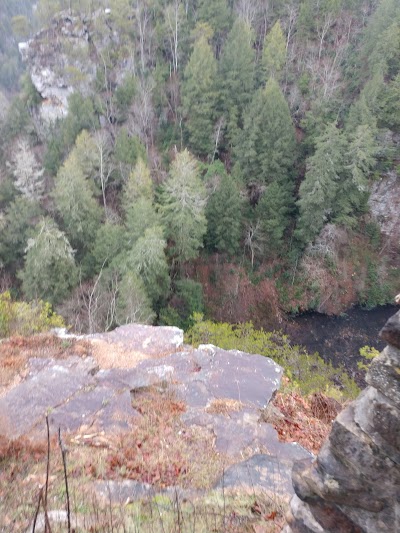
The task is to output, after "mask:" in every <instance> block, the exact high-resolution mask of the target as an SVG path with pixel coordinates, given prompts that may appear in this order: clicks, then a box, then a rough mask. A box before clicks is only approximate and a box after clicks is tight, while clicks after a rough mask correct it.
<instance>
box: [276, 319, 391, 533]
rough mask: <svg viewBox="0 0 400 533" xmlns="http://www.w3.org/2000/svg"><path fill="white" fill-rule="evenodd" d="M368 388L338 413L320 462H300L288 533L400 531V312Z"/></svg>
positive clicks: (387, 330) (388, 330)
mask: <svg viewBox="0 0 400 533" xmlns="http://www.w3.org/2000/svg"><path fill="white" fill-rule="evenodd" d="M381 337H382V338H383V339H384V340H386V341H387V342H388V343H389V346H387V347H386V348H385V350H384V351H383V352H382V353H381V354H380V355H379V356H378V357H377V358H376V359H375V360H374V361H373V363H372V364H371V367H370V369H369V372H368V374H367V383H368V384H369V387H367V388H366V389H365V390H364V391H363V392H362V393H361V394H360V396H359V397H358V398H357V400H356V401H355V402H353V403H352V404H350V405H349V406H348V407H347V408H346V409H345V410H344V411H342V412H341V413H340V414H339V416H338V417H337V418H336V420H335V422H334V423H333V426H332V431H331V434H330V436H329V439H328V441H327V442H326V443H325V444H324V446H323V447H322V449H321V452H320V453H319V455H318V457H317V458H316V459H315V460H305V461H302V462H299V463H296V465H295V467H294V468H293V473H292V481H293V486H294V489H295V493H296V495H295V496H294V497H293V499H292V501H291V516H290V517H289V518H288V522H289V526H287V527H286V529H285V532H286V533H290V532H293V533H323V532H332V533H350V532H353V533H358V532H360V533H363V532H365V533H382V532H383V531H385V532H386V531H387V532H393V533H395V532H396V531H399V530H400V501H399V498H400V311H399V312H398V313H397V314H396V315H394V316H393V317H392V318H390V319H389V321H388V322H387V324H386V325H385V327H384V328H383V329H382V332H381Z"/></svg>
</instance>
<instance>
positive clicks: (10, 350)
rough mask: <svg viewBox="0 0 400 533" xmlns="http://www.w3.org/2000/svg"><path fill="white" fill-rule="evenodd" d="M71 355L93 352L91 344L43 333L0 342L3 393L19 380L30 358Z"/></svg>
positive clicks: (0, 377)
mask: <svg viewBox="0 0 400 533" xmlns="http://www.w3.org/2000/svg"><path fill="white" fill-rule="evenodd" d="M71 355H77V356H79V357H87V356H89V355H91V345H90V343H89V342H88V341H85V340H74V339H60V338H59V337H56V336H55V335H51V334H42V335H32V336H31V337H20V336H16V337H10V338H8V339H4V340H2V341H1V342H0V394H1V393H2V392H4V390H6V389H7V388H8V387H9V386H10V385H14V384H16V383H17V382H18V381H19V380H20V379H22V378H23V377H24V376H25V374H26V371H27V362H28V360H29V359H31V358H33V357H39V358H43V359H65V358H66V357H69V356H71Z"/></svg>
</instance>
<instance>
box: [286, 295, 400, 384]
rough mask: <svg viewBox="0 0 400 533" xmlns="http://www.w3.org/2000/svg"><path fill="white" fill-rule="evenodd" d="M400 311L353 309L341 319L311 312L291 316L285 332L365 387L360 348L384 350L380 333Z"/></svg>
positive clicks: (393, 306)
mask: <svg viewBox="0 0 400 533" xmlns="http://www.w3.org/2000/svg"><path fill="white" fill-rule="evenodd" d="M399 309H400V308H399V306H396V305H385V306H380V307H376V308H375V309H371V310H366V309H363V308H361V307H353V308H351V309H349V310H348V311H347V312H346V313H343V314H342V315H341V316H337V317H336V316H328V315H323V314H320V313H315V312H309V313H304V314H302V315H299V316H296V317H289V319H288V322H287V323H286V325H285V328H284V332H285V333H286V334H288V335H289V337H290V339H291V341H292V344H301V345H302V346H304V347H305V348H306V349H307V351H308V352H310V353H314V352H318V353H319V354H320V355H321V357H323V359H324V360H325V361H331V362H332V364H333V365H334V366H339V365H343V366H344V368H345V369H346V370H347V372H348V374H349V375H350V376H351V377H354V378H355V379H356V381H358V382H359V383H360V384H362V382H363V374H364V372H360V370H359V369H358V367H357V362H358V361H360V360H362V358H361V357H360V355H359V349H360V348H362V347H363V346H365V345H368V346H372V347H374V348H376V349H378V350H382V349H383V348H384V347H385V345H386V343H385V342H383V341H381V340H380V339H379V337H378V334H379V331H380V329H381V328H382V327H383V326H384V324H385V323H386V321H387V320H388V318H390V317H391V316H392V315H394V314H395V313H396V312H397V311H398V310H399Z"/></svg>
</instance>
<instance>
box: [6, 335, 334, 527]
mask: <svg viewBox="0 0 400 533" xmlns="http://www.w3.org/2000/svg"><path fill="white" fill-rule="evenodd" d="M281 378H282V368H281V367H280V366H279V365H278V364H276V363H275V362H274V361H273V360H272V359H270V358H267V357H262V356H261V355H251V354H247V353H244V352H241V351H238V350H229V351H227V350H222V349H220V348H217V347H215V346H212V345H210V344H208V345H201V346H199V347H198V348H197V349H196V348H194V347H191V346H188V345H183V332H182V331H180V330H178V329H177V328H171V327H152V326H140V325H126V326H123V327H121V328H118V329H117V330H115V331H113V332H111V333H107V334H99V335H94V336H91V337H76V336H72V335H65V332H64V333H62V334H61V337H59V336H55V335H54V334H49V333H47V334H41V335H36V336H31V337H21V336H19V337H10V338H9V339H6V340H3V342H1V343H0V413H1V415H2V416H1V417H0V467H1V468H0V511H1V512H0V531H5V532H8V531H14V532H19V531H26V530H27V528H28V526H29V524H31V525H30V526H29V529H30V530H31V529H32V524H33V523H34V521H35V509H37V510H38V511H37V512H39V511H40V514H39V515H38V518H37V529H36V531H43V524H42V523H43V520H44V516H45V515H46V511H47V512H48V519H49V521H50V524H51V531H59V530H60V531H66V530H67V529H66V528H67V525H66V521H67V515H66V506H67V499H66V498H67V496H66V489H65V479H64V472H66V476H67V482H68V486H69V488H68V496H69V499H70V502H69V503H70V509H71V521H72V527H73V528H76V530H78V531H88V532H93V531H107V530H112V531H137V528H139V529H140V531H143V532H145V531H149V532H150V531H160V530H162V531H165V532H167V531H171V532H172V531H177V530H178V531H198V532H201V531H204V532H208V531H211V530H214V531H221V532H222V531H227V530H228V531H231V532H237V533H239V532H244V531H252V532H253V531H254V532H256V531H264V532H265V531H268V532H271V533H272V532H275V531H279V530H280V528H281V526H282V524H283V522H284V512H285V509H287V506H288V502H289V499H290V497H291V496H292V494H293V488H292V484H291V468H292V464H293V462H294V461H295V460H296V459H306V458H308V457H311V456H312V454H311V453H310V451H309V450H312V452H314V453H315V452H317V451H318V449H319V447H320V445H321V442H322V440H323V439H324V437H325V436H326V435H327V433H328V431H329V428H330V425H331V421H332V419H333V418H334V416H335V415H336V413H337V411H338V409H339V408H340V405H339V404H338V403H337V402H335V401H333V400H329V399H328V398H327V397H325V396H324V395H322V394H317V395H314V396H312V397H310V398H308V399H307V398H305V397H302V396H301V395H300V394H299V392H296V390H291V392H288V391H285V390H284V389H285V387H286V388H287V383H288V379H287V378H283V381H284V383H285V387H284V389H282V391H281V392H279V394H278V395H276V393H277V390H278V388H279V386H280V382H281ZM273 399H274V400H273ZM272 400H273V401H272ZM46 424H48V428H47V427H46ZM47 431H48V432H49V433H48V435H49V436H48V437H47ZM58 431H60V433H59V434H58ZM58 435H59V436H58ZM296 441H298V442H300V443H301V444H302V446H301V445H299V444H297V443H296ZM306 448H308V450H307V449H306ZM48 449H49V450H50V457H49V458H48V456H47V453H48ZM61 450H66V451H67V453H66V455H65V457H64V459H65V461H66V464H65V467H63V465H62V462H61V459H62V454H61V453H60V451H61ZM46 471H47V472H48V474H47V475H46ZM46 477H47V481H46ZM41 498H43V500H41ZM45 502H46V503H45ZM40 524H42V525H40ZM179 524H180V525H179ZM177 528H178V529H177ZM179 528H180V529H179ZM257 528H261V529H257Z"/></svg>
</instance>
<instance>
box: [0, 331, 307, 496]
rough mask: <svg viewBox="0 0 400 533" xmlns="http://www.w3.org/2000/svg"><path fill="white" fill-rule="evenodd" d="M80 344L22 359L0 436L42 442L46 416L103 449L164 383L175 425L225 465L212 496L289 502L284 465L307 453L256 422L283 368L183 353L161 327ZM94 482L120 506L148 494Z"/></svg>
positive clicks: (5, 400) (0, 401)
mask: <svg viewBox="0 0 400 533" xmlns="http://www.w3.org/2000/svg"><path fill="white" fill-rule="evenodd" d="M59 334H61V333H60V332H59ZM84 339H85V341H87V342H89V343H90V344H91V347H92V348H93V353H90V354H89V355H87V356H85V357H83V356H80V355H79V354H76V355H72V356H70V357H68V358H65V359H57V360H55V359H51V358H47V359H46V358H32V359H30V360H29V361H28V363H27V364H28V369H27V370H28V371H27V372H26V375H25V377H24V379H22V380H21V381H20V382H18V383H16V384H15V385H14V386H13V387H11V388H10V389H8V390H7V391H6V393H5V394H3V395H2V396H0V435H4V436H5V437H7V438H10V439H16V438H18V437H21V436H26V437H29V438H31V439H43V436H44V434H45V415H46V413H48V417H49V422H50V429H51V432H52V433H56V431H57V430H58V428H61V430H62V431H63V433H64V434H69V435H70V436H71V437H72V439H73V441H74V442H77V443H78V444H83V443H84V444H86V445H93V446H101V445H106V444H107V442H108V441H110V442H112V440H113V439H115V437H116V435H122V434H124V433H125V432H131V431H132V428H133V427H134V424H135V418H136V417H137V416H140V415H139V414H138V413H137V412H136V411H135V410H134V408H133V407H132V399H134V398H135V397H136V395H137V394H140V393H141V392H143V391H144V390H146V389H147V388H148V387H166V386H168V388H169V390H171V391H172V392H173V394H174V395H176V397H177V398H178V399H180V400H182V401H183V402H184V404H185V411H184V412H183V413H182V414H181V421H182V423H183V424H185V425H186V426H188V427H193V426H194V427H200V428H202V429H203V430H205V431H208V432H209V434H210V435H211V437H212V440H213V442H214V448H215V450H216V451H217V452H219V453H221V454H226V455H227V456H229V457H230V458H231V460H230V463H229V464H232V465H233V466H231V467H230V468H228V469H227V470H226V471H225V473H224V477H223V479H221V480H219V481H218V482H217V483H216V486H215V490H219V489H224V490H227V489H228V488H229V489H241V488H245V489H246V488H247V489H248V490H251V491H254V490H255V489H256V490H258V489H260V490H265V491H270V492H271V493H274V494H279V495H281V496H282V497H283V498H285V499H287V500H289V499H290V497H291V496H292V494H293V488H292V485H291V482H290V475H291V470H292V466H293V463H294V461H296V460H304V459H309V458H311V457H312V454H310V453H309V452H308V451H307V450H305V449H304V448H302V447H301V446H300V445H298V444H296V443H282V442H280V441H279V439H278V435H277V432H276V431H275V430H274V428H273V427H272V426H271V425H270V424H267V423H265V422H262V421H260V410H261V409H263V408H265V407H266V406H267V405H268V403H269V402H270V401H271V399H272V398H273V396H274V394H275V392H276V391H277V390H278V389H279V386H280V380H281V377H282V372H283V371H282V368H281V367H280V366H279V365H277V364H276V363H275V362H274V361H272V360H271V359H269V358H267V357H263V356H260V355H252V354H248V353H244V352H240V351H236V350H230V351H226V350H222V349H220V348H217V347H215V346H212V345H202V346H199V348H198V349H193V348H191V347H187V346H184V345H183V332H182V331H181V330H179V329H177V328H171V327H151V326H141V325H133V324H131V325H127V326H123V327H120V328H117V329H116V330H115V331H113V332H110V333H107V334H102V335H94V336H90V337H88V336H86V337H84ZM244 458H245V460H243V459H244ZM94 485H95V490H96V491H97V494H98V496H99V497H101V496H102V494H107V497H110V495H111V499H112V500H113V501H116V502H121V503H123V502H126V501H131V500H132V501H133V500H135V499H138V498H140V497H143V495H146V494H153V493H154V488H153V487H151V486H149V485H146V484H141V483H138V482H133V481H132V482H131V481H127V480H120V481H119V480H113V481H109V482H108V481H107V480H105V481H102V482H98V483H95V484H94ZM174 490H177V489H176V488H174Z"/></svg>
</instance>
